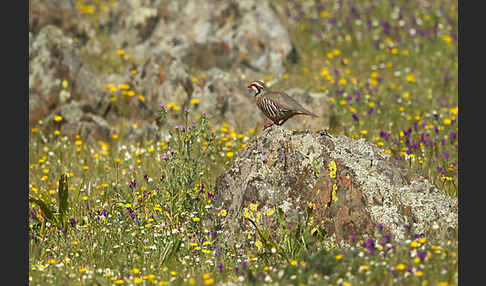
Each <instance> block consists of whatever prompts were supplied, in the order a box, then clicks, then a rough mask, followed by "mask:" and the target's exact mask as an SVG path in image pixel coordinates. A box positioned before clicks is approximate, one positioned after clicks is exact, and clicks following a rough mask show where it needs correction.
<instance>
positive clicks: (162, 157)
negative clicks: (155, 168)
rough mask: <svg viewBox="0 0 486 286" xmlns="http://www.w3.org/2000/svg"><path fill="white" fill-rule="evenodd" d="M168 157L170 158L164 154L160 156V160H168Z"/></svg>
mask: <svg viewBox="0 0 486 286" xmlns="http://www.w3.org/2000/svg"><path fill="white" fill-rule="evenodd" d="M167 157H169V156H168V155H167V153H164V154H161V155H160V158H161V159H167Z"/></svg>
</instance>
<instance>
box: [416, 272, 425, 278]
mask: <svg viewBox="0 0 486 286" xmlns="http://www.w3.org/2000/svg"><path fill="white" fill-rule="evenodd" d="M415 275H417V276H418V277H421V276H423V275H424V273H423V272H422V271H420V270H419V271H417V272H415Z"/></svg>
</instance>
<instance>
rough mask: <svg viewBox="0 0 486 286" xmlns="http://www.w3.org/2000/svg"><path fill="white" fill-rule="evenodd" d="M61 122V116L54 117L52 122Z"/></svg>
mask: <svg viewBox="0 0 486 286" xmlns="http://www.w3.org/2000/svg"><path fill="white" fill-rule="evenodd" d="M61 120H62V116H61V115H56V116H54V121H56V122H60V121H61Z"/></svg>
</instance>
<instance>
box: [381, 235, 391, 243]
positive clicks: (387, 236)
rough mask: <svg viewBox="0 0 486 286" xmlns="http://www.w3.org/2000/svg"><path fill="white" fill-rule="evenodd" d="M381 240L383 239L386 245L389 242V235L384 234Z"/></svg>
mask: <svg viewBox="0 0 486 286" xmlns="http://www.w3.org/2000/svg"><path fill="white" fill-rule="evenodd" d="M383 238H384V239H385V243H388V242H390V241H391V238H390V235H389V234H385V236H383Z"/></svg>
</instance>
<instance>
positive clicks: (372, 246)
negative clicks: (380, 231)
mask: <svg viewBox="0 0 486 286" xmlns="http://www.w3.org/2000/svg"><path fill="white" fill-rule="evenodd" d="M366 248H368V251H369V252H372V251H373V250H374V249H375V241H374V240H373V239H371V238H369V239H368V240H366Z"/></svg>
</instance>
